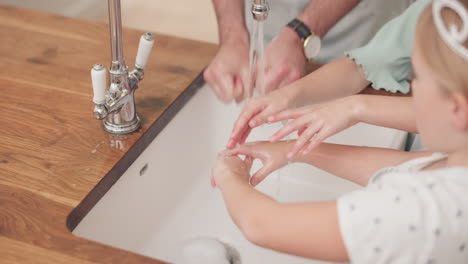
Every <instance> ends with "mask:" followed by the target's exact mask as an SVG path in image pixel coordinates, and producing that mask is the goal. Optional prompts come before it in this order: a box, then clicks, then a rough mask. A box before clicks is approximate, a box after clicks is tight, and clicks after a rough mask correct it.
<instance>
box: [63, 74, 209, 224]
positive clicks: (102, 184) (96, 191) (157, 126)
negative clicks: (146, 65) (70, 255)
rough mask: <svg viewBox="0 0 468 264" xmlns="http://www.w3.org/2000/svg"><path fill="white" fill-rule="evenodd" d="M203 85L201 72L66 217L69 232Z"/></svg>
mask: <svg viewBox="0 0 468 264" xmlns="http://www.w3.org/2000/svg"><path fill="white" fill-rule="evenodd" d="M204 84H205V81H204V79H203V71H202V72H201V73H200V74H199V75H198V76H197V77H196V78H195V80H193V81H192V83H191V84H190V85H189V86H188V87H187V88H186V89H185V90H184V91H183V92H182V93H181V94H180V95H179V96H178V97H177V98H176V99H175V100H174V101H173V102H172V103H171V104H170V105H169V107H168V108H167V109H166V110H165V111H164V112H163V113H162V114H161V116H160V117H159V118H158V119H157V120H156V121H154V123H153V124H151V126H150V127H149V128H148V130H146V131H145V133H144V134H143V135H142V136H141V137H140V139H138V140H137V141H136V142H135V144H134V145H133V146H132V147H131V148H130V149H129V150H128V151H127V153H125V154H124V156H123V157H122V158H121V159H120V160H119V161H118V162H117V163H116V164H115V166H114V167H113V168H112V169H111V170H110V171H109V172H108V173H107V174H106V175H105V176H104V177H103V178H102V179H101V180H100V181H99V182H98V184H96V186H94V188H93V189H92V190H91V191H90V192H89V193H88V194H87V195H86V197H85V198H84V199H83V200H82V201H81V202H80V203H79V204H78V206H77V207H76V208H75V209H73V211H71V213H70V214H69V215H68V217H67V221H66V224H67V228H68V230H70V232H73V230H74V229H75V228H76V227H77V226H78V224H79V223H80V222H81V220H83V218H84V217H85V216H86V215H87V214H88V212H89V211H91V209H92V208H93V207H94V205H96V203H97V202H99V200H101V198H102V197H103V196H104V195H105V194H106V193H107V191H109V189H110V188H111V187H112V186H113V185H114V184H115V183H116V182H117V181H118V180H119V179H120V177H121V176H122V175H123V173H124V172H125V171H126V170H127V169H128V168H129V167H130V165H131V164H132V163H133V162H134V161H135V160H136V159H137V158H138V157H139V156H140V154H141V153H143V151H144V150H145V149H146V147H148V145H149V144H150V143H151V142H152V141H153V139H154V138H156V136H157V135H158V134H159V133H160V132H161V131H162V130H163V129H164V128H165V127H166V125H167V124H168V123H169V122H170V121H171V120H172V118H174V116H175V115H176V114H177V113H178V112H179V111H180V109H182V107H183V106H184V105H185V104H186V103H187V102H188V101H189V100H190V99H191V98H192V97H193V95H195V94H196V93H197V91H198V90H199V89H200V88H201V87H202V86H203V85H204ZM137 107H138V106H137Z"/></svg>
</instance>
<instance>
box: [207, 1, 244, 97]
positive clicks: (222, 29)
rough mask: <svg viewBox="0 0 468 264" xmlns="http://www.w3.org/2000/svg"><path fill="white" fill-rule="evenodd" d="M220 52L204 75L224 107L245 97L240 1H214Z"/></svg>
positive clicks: (242, 23)
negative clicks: (225, 104)
mask: <svg viewBox="0 0 468 264" xmlns="http://www.w3.org/2000/svg"><path fill="white" fill-rule="evenodd" d="M213 4H214V8H215V12H216V17H217V20H218V31H219V44H220V48H219V50H218V53H217V54H216V57H215V58H214V59H213V61H211V63H210V65H208V67H207V68H206V70H205V71H204V73H203V77H204V78H205V81H206V82H207V83H208V84H209V85H210V87H211V88H212V89H213V91H214V93H215V94H216V96H217V97H218V98H219V99H221V100H222V101H223V102H225V103H229V102H231V101H232V100H236V102H240V101H242V100H243V99H245V98H246V97H248V93H247V90H248V87H247V84H248V74H249V46H250V45H249V34H248V32H247V28H246V25H245V22H244V1H243V0H213Z"/></svg>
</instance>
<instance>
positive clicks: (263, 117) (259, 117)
mask: <svg viewBox="0 0 468 264" xmlns="http://www.w3.org/2000/svg"><path fill="white" fill-rule="evenodd" d="M270 114H271V110H270V109H269V108H268V107H265V108H264V109H262V111H260V112H259V113H257V114H256V115H255V116H253V117H252V119H251V120H250V122H249V127H250V128H256V127H259V126H261V125H263V124H265V123H266V122H267V117H268V116H269V115H270Z"/></svg>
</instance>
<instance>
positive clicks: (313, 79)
mask: <svg viewBox="0 0 468 264" xmlns="http://www.w3.org/2000/svg"><path fill="white" fill-rule="evenodd" d="M369 84H370V82H369V81H367V80H366V79H365V76H364V73H363V72H362V68H361V67H360V66H358V65H357V64H355V63H354V62H353V61H352V60H351V59H349V58H342V59H338V60H335V61H333V62H331V63H328V64H326V65H324V66H322V67H321V68H319V69H318V70H316V71H314V72H312V73H310V74H309V75H307V76H305V77H304V78H302V79H299V80H297V81H296V82H294V83H292V84H291V85H289V86H287V87H284V89H288V90H289V91H288V92H291V93H292V94H293V98H294V102H295V103H296V105H295V107H300V106H304V105H308V104H315V103H321V102H324V101H328V100H332V99H335V98H340V97H344V96H348V95H353V94H356V93H359V92H360V91H362V90H364V89H365V88H366V87H367V86H368V85H369Z"/></svg>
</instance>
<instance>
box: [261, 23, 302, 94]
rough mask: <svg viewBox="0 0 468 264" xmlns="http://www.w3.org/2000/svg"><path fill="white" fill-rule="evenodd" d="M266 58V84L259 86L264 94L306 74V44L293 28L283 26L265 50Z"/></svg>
mask: <svg viewBox="0 0 468 264" xmlns="http://www.w3.org/2000/svg"><path fill="white" fill-rule="evenodd" d="M264 59H265V86H264V87H258V89H259V92H260V93H262V94H267V93H269V92H271V91H273V90H276V89H278V88H281V87H284V86H286V85H288V84H290V83H292V82H294V81H296V80H298V79H299V78H301V77H302V76H303V75H304V71H305V70H304V69H305V64H306V59H305V56H304V46H303V43H302V41H301V39H299V37H298V36H297V34H296V33H295V32H294V30H293V29H291V28H288V27H285V28H283V29H282V30H281V32H280V33H279V34H278V36H277V37H276V38H275V39H273V41H272V42H271V43H270V45H268V47H267V48H266V50H265V53H264ZM258 70H259V69H258V68H257V72H258Z"/></svg>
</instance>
